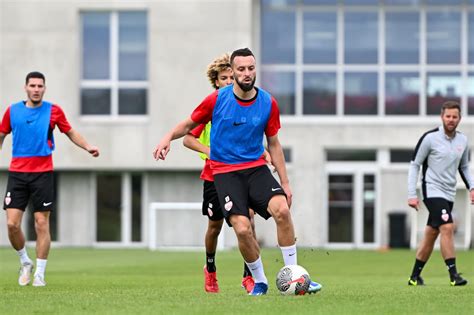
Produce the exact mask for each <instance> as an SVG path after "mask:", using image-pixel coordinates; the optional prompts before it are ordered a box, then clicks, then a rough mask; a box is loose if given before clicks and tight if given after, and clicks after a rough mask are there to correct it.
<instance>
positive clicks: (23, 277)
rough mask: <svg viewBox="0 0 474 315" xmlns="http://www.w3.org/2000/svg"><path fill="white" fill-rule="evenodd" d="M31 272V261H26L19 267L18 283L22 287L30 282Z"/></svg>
mask: <svg viewBox="0 0 474 315" xmlns="http://www.w3.org/2000/svg"><path fill="white" fill-rule="evenodd" d="M32 272H33V263H26V264H23V265H21V267H20V276H19V277H18V284H19V285H21V286H22V287H23V286H25V285H28V284H30V282H31V273H32Z"/></svg>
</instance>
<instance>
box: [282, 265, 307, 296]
mask: <svg viewBox="0 0 474 315" xmlns="http://www.w3.org/2000/svg"><path fill="white" fill-rule="evenodd" d="M310 283H311V278H310V277H309V273H308V272H307V271H306V269H304V268H303V267H301V266H299V265H288V266H285V267H283V268H281V269H280V271H279V272H278V274H277V276H276V286H277V288H278V291H280V293H281V294H283V295H304V294H305V293H306V292H307V291H308V288H309V284H310Z"/></svg>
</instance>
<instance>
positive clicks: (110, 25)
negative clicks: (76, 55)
mask: <svg viewBox="0 0 474 315" xmlns="http://www.w3.org/2000/svg"><path fill="white" fill-rule="evenodd" d="M81 18H82V81H81V93H80V95H81V114H82V115H84V116H87V115H102V116H111V117H117V116H121V115H146V114H147V111H148V110H147V106H148V105H147V87H148V81H147V80H148V62H147V55H148V52H147V51H148V48H147V47H148V39H147V32H148V30H147V14H146V12H142V11H133V12H112V13H110V12H84V13H82V15H81Z"/></svg>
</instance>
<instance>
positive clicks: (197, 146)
mask: <svg viewBox="0 0 474 315" xmlns="http://www.w3.org/2000/svg"><path fill="white" fill-rule="evenodd" d="M183 145H184V146H185V147H186V148H188V149H191V150H193V151H196V152H199V153H203V154H205V155H207V157H208V158H209V157H210V155H211V149H210V148H209V147H208V146H207V145H204V144H202V143H201V142H199V141H198V139H197V138H196V137H194V136H193V135H192V134H187V135H185V136H184V138H183Z"/></svg>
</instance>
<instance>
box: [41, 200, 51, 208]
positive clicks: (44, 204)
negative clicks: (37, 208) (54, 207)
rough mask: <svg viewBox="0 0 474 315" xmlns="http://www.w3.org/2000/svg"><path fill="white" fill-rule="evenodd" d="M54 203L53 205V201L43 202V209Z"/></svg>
mask: <svg viewBox="0 0 474 315" xmlns="http://www.w3.org/2000/svg"><path fill="white" fill-rule="evenodd" d="M52 203H53V202H52V201H51V202H43V207H47V206H49V205H50V204H52Z"/></svg>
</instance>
